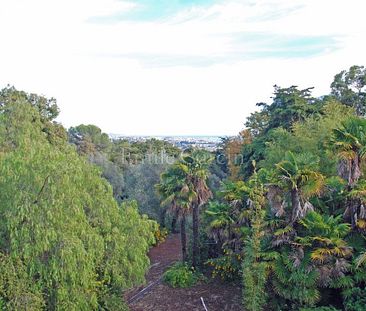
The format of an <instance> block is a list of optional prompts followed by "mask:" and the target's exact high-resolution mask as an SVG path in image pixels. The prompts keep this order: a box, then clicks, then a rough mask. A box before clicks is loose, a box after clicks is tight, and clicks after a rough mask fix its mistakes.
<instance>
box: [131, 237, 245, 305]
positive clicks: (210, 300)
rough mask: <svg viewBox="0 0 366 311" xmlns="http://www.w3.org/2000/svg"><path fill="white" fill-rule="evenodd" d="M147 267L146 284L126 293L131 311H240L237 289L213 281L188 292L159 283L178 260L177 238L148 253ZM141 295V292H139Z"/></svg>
mask: <svg viewBox="0 0 366 311" xmlns="http://www.w3.org/2000/svg"><path fill="white" fill-rule="evenodd" d="M149 257H150V261H151V266H150V269H149V272H148V274H147V276H146V280H147V283H146V284H145V285H144V286H140V287H138V288H135V289H133V290H131V291H129V292H127V293H126V295H125V299H126V301H128V304H129V306H130V309H131V311H196V310H197V311H205V309H204V307H203V305H202V302H201V297H202V298H203V299H204V302H205V304H206V307H207V310H208V311H240V310H242V307H241V290H240V287H239V286H235V285H233V284H227V283H223V282H221V281H219V280H217V279H215V280H210V281H209V282H208V283H201V284H198V285H196V286H193V287H190V288H171V287H169V286H168V285H165V284H164V283H162V282H161V277H162V275H163V273H164V271H166V270H167V268H168V267H169V266H170V265H172V264H173V263H174V262H176V261H179V260H180V259H181V258H180V257H181V251H180V239H179V235H178V234H173V235H170V236H169V237H168V238H167V239H166V241H165V242H163V243H161V244H160V245H158V246H156V247H154V248H152V249H151V250H150V252H149ZM141 291H142V292H141Z"/></svg>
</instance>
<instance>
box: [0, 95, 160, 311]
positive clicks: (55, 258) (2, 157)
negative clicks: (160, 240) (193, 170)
mask: <svg viewBox="0 0 366 311" xmlns="http://www.w3.org/2000/svg"><path fill="white" fill-rule="evenodd" d="M45 122H46V121H44V119H43V117H42V115H40V113H39V111H38V110H37V109H35V108H34V107H33V106H32V105H31V104H30V103H29V102H26V101H24V100H18V99H16V100H15V101H13V100H9V101H8V102H7V104H6V105H5V106H2V113H1V114H0V162H1V166H0V189H1V191H0V201H1V203H2V204H1V205H0V219H1V220H0V253H1V254H2V255H1V259H0V261H1V262H0V270H1V278H2V282H1V284H2V285H0V297H1V298H2V301H3V304H5V305H6V307H7V308H9V309H10V310H40V309H42V306H44V308H45V309H48V310H96V309H98V308H103V305H106V297H105V296H104V294H105V293H108V295H111V294H113V295H115V296H116V297H117V296H119V297H120V295H121V292H122V290H123V289H126V288H129V287H131V286H133V285H135V284H138V283H141V282H143V281H144V274H145V271H146V269H147V268H148V266H149V260H148V257H147V256H146V252H147V250H148V247H149V245H151V244H152V243H153V242H154V235H153V232H154V231H155V229H156V223H155V222H152V221H150V220H148V219H147V218H146V217H141V216H140V215H139V214H138V211H137V206H136V204H135V203H125V204H123V205H122V206H120V207H119V206H118V204H117V202H116V201H115V200H114V199H113V196H112V189H111V187H110V186H109V184H108V183H107V182H106V181H105V180H103V179H102V178H100V173H99V171H98V170H97V169H96V168H95V167H93V166H91V165H90V164H89V163H88V162H87V161H86V160H85V159H84V158H80V157H79V156H78V155H77V153H76V152H75V150H74V148H72V147H70V146H69V145H68V144H67V141H66V140H61V139H60V140H57V141H56V140H52V141H50V139H49V137H50V136H49V134H48V133H45V132H44V131H43V129H44V124H45ZM47 126H49V127H50V128H52V124H47ZM56 142H57V143H56ZM3 284H5V285H4V286H3ZM122 304H123V303H122V302H121V304H120V305H122ZM113 309H114V307H113V308H112V307H110V308H109V310H113ZM115 310H120V308H115Z"/></svg>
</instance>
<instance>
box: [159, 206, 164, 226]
mask: <svg viewBox="0 0 366 311" xmlns="http://www.w3.org/2000/svg"><path fill="white" fill-rule="evenodd" d="M159 216H160V217H159V218H160V219H159V220H160V226H162V227H165V216H166V208H162V209H161V211H160V215H159Z"/></svg>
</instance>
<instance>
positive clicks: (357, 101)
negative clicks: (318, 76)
mask: <svg viewBox="0 0 366 311" xmlns="http://www.w3.org/2000/svg"><path fill="white" fill-rule="evenodd" d="M331 89H332V94H333V95H334V96H335V97H336V98H337V99H338V100H339V101H340V102H341V103H343V104H345V105H347V106H350V107H353V108H354V109H355V111H356V113H357V115H359V116H363V115H365V113H366V69H365V67H364V66H352V67H350V68H349V70H348V71H346V70H343V71H341V72H340V73H338V74H336V75H335V77H334V80H333V82H332V84H331Z"/></svg>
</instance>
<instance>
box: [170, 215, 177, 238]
mask: <svg viewBox="0 0 366 311" xmlns="http://www.w3.org/2000/svg"><path fill="white" fill-rule="evenodd" d="M177 221H178V211H175V212H174V214H173V218H172V228H171V229H172V233H177Z"/></svg>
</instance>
